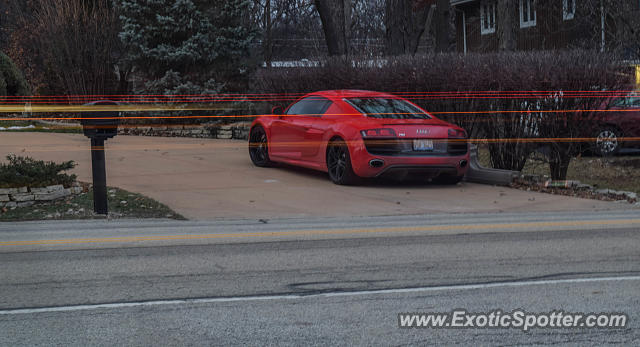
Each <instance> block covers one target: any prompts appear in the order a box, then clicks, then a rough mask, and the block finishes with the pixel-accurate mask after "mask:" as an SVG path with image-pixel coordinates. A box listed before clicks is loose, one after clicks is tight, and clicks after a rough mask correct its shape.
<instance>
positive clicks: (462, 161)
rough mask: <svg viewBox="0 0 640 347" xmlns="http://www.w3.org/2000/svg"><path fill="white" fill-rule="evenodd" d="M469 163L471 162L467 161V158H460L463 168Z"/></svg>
mask: <svg viewBox="0 0 640 347" xmlns="http://www.w3.org/2000/svg"><path fill="white" fill-rule="evenodd" d="M467 164H469V162H467V161H466V160H464V159H463V160H460V167H461V168H463V169H464V168H465V167H467Z"/></svg>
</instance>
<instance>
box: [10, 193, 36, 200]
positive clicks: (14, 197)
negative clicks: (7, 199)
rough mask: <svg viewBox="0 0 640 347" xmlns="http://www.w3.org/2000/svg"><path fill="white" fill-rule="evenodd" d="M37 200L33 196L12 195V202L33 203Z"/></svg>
mask: <svg viewBox="0 0 640 347" xmlns="http://www.w3.org/2000/svg"><path fill="white" fill-rule="evenodd" d="M34 199H35V197H34V195H33V194H13V195H11V200H13V201H17V202H22V201H33V200H34Z"/></svg>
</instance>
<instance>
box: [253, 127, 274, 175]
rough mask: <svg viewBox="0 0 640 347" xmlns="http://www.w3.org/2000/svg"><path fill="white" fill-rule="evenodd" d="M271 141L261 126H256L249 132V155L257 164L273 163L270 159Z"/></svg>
mask: <svg viewBox="0 0 640 347" xmlns="http://www.w3.org/2000/svg"><path fill="white" fill-rule="evenodd" d="M268 149H269V142H268V140H267V133H266V132H265V131H264V129H263V128H262V127H261V126H255V127H253V129H251V133H249V156H250V157H251V161H252V162H253V164H254V165H255V166H259V167H268V166H271V165H273V162H272V161H271V160H270V159H269V150H268Z"/></svg>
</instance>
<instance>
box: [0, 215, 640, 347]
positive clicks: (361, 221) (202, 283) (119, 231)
mask: <svg viewBox="0 0 640 347" xmlns="http://www.w3.org/2000/svg"><path fill="white" fill-rule="evenodd" d="M639 231H640V217H638V215H637V213H634V211H626V212H625V211H618V212H600V213H572V214H567V213H541V214H537V215H531V214H473V215H466V214H462V215H429V216H427V215H416V216H402V217H398V216H396V217H375V218H338V219H282V220H262V221H257V220H235V221H234V220H228V221H219V222H176V221H144V222H142V221H80V222H59V223H52V222H30V223H14V224H0V264H2V266H1V267H0V278H1V279H2V281H0V293H2V295H0V344H1V345H11V346H14V345H38V344H40V345H52V344H53V345H82V346H84V345H123V344H125V345H225V346H228V345H302V344H304V345H309V344H312V345H336V344H340V345H352V344H353V345H405V344H453V343H461V344H466V345H494V344H503V345H510V344H527V343H532V344H551V343H554V344H556V343H557V344H577V345H602V344H606V343H617V344H622V345H637V344H638V342H640V330H639V329H638V328H639V323H638V322H639V320H638V319H639V318H640V314H639V313H640V300H639V297H638V293H639V292H638V288H639V287H640V233H639ZM458 308H463V309H466V310H468V311H470V312H481V311H491V310H494V309H501V310H503V311H505V312H508V311H510V310H514V309H523V310H525V311H528V312H549V311H551V310H565V311H568V312H583V313H586V312H609V311H613V312H624V313H627V314H628V315H629V321H628V325H627V326H626V327H624V328H615V329H611V328H606V329H605V328H599V329H587V328H574V329H542V328H536V329H533V330H532V331H529V332H522V331H520V330H515V329H478V328H475V329H431V328H429V329H399V328H398V314H399V313H404V312H448V311H451V310H454V309H458Z"/></svg>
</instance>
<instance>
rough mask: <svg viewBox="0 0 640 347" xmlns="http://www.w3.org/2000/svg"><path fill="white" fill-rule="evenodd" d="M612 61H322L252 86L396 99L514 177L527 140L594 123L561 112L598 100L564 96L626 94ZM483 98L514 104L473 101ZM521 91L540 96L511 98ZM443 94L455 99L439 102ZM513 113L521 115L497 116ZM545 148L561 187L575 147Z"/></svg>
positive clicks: (261, 78)
mask: <svg viewBox="0 0 640 347" xmlns="http://www.w3.org/2000/svg"><path fill="white" fill-rule="evenodd" d="M616 61H617V60H616V59H615V57H612V56H609V55H606V54H600V53H597V52H591V51H560V52H512V53H503V52H501V53H491V54H468V55H462V54H430V55H423V56H415V57H412V56H405V57H394V58H385V59H378V60H371V58H362V59H353V58H337V59H330V60H326V61H321V62H320V64H319V65H317V66H315V64H314V66H308V67H295V68H286V69H284V68H280V69H264V70H260V71H258V72H257V73H256V75H255V85H256V86H257V87H258V89H259V90H260V91H261V92H264V93H282V94H289V95H292V94H296V95H299V94H300V93H305V92H311V91H317V90H323V89H369V90H379V91H388V92H393V93H398V94H399V95H401V96H405V97H407V98H408V99H411V100H412V101H413V102H415V103H416V104H418V105H420V106H422V107H424V108H425V109H426V110H428V111H431V112H434V113H436V114H437V115H438V117H439V118H443V119H445V120H447V121H450V122H453V123H456V124H458V125H460V126H462V127H463V128H465V129H466V130H467V131H468V132H469V133H470V134H471V136H472V137H475V138H478V139H492V140H497V141H492V142H491V143H490V153H491V162H492V164H493V166H494V167H496V168H501V169H513V170H521V169H522V168H523V166H524V164H525V162H526V159H527V157H528V156H529V154H530V153H531V151H532V150H533V149H534V148H535V146H537V145H536V144H534V143H533V141H529V140H527V138H532V137H544V138H553V139H558V138H566V139H571V138H576V137H580V136H584V134H583V133H581V132H585V131H586V130H587V129H586V128H585V124H588V122H586V120H588V118H589V117H592V116H593V115H591V114H587V113H584V112H577V111H576V112H569V113H567V112H560V111H562V110H588V109H596V108H597V107H598V106H599V103H600V102H601V101H602V100H601V99H598V98H589V97H583V98H565V97H564V96H563V91H578V90H580V91H601V90H615V89H618V88H620V87H621V86H626V84H627V83H628V82H629V80H628V76H624V75H623V74H620V73H619V72H620V68H619V66H618V65H616V63H615V62H616ZM487 91H490V92H499V93H511V94H512V95H515V96H509V97H487V94H484V95H478V94H477V93H478V92H487ZM522 91H542V92H538V93H536V94H535V95H533V94H532V93H515V92H522ZM442 92H454V93H458V94H455V95H453V94H448V95H446V94H439V93H442ZM513 110H522V112H515V113H509V112H504V111H513ZM541 110H546V111H550V110H551V111H558V112H557V113H549V112H544V113H543V112H539V111H541ZM479 111H484V112H483V113H481V112H479ZM473 112H478V113H473ZM486 112H489V113H486ZM506 139H510V140H506ZM549 146H550V153H551V154H550V155H549V158H550V164H551V167H552V176H553V177H554V178H557V179H561V178H563V176H566V170H565V169H566V167H567V166H568V160H570V158H571V156H572V155H575V153H576V152H577V151H578V150H579V146H578V144H577V143H574V142H571V141H568V140H567V141H555V142H549Z"/></svg>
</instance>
